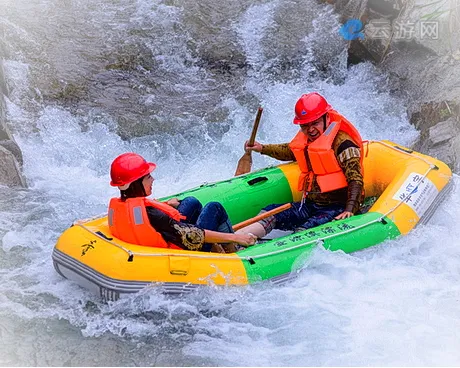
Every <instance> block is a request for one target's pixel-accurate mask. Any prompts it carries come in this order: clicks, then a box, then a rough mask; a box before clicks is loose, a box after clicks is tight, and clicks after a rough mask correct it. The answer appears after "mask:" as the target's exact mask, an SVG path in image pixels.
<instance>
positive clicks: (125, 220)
mask: <svg viewBox="0 0 460 368" xmlns="http://www.w3.org/2000/svg"><path fill="white" fill-rule="evenodd" d="M146 206H152V207H155V208H156V209H158V210H160V211H162V212H163V213H165V214H166V215H168V216H169V217H172V218H173V219H174V220H176V221H180V220H183V219H185V216H182V215H181V214H180V212H179V211H178V210H176V209H175V208H173V207H171V206H170V205H168V204H166V203H162V202H158V201H151V200H149V199H147V198H145V197H137V198H128V199H127V200H126V201H122V200H121V199H120V198H112V199H111V200H110V204H109V215H108V220H109V228H110V232H111V233H112V235H113V236H115V237H117V238H118V239H120V240H123V241H125V242H127V243H131V244H139V245H145V246H149V247H158V248H174V249H182V248H180V247H178V246H177V245H174V244H172V243H169V242H167V241H166V240H164V239H163V236H161V234H160V233H159V232H158V231H156V230H155V229H154V227H153V226H152V225H151V224H150V220H149V218H148V215H147V211H146V209H145V207H146Z"/></svg>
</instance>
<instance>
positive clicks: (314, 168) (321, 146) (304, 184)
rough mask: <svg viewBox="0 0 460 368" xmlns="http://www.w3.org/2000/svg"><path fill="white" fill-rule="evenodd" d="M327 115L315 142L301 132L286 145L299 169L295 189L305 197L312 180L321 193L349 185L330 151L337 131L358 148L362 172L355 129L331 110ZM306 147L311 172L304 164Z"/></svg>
mask: <svg viewBox="0 0 460 368" xmlns="http://www.w3.org/2000/svg"><path fill="white" fill-rule="evenodd" d="M328 114H329V118H330V124H329V127H328V128H327V129H326V130H325V131H324V133H323V134H322V135H321V136H320V137H319V138H318V139H316V140H315V141H314V142H312V143H309V142H308V137H307V136H306V135H305V134H304V133H302V132H301V131H300V132H298V133H297V135H296V136H295V137H294V139H293V140H292V141H291V143H289V148H290V149H291V150H292V152H293V153H294V156H295V158H296V160H297V163H298V165H299V168H300V170H301V174H300V177H299V182H298V190H299V191H305V192H306V193H307V194H308V192H309V191H310V190H311V187H312V185H313V180H314V178H315V177H316V181H317V183H318V185H319V187H320V190H321V193H324V192H330V191H333V190H337V189H341V188H345V187H346V186H347V185H348V183H347V179H346V177H345V174H344V173H343V171H342V168H341V167H340V165H339V163H338V161H337V157H336V156H335V152H334V150H333V149H332V143H333V142H334V139H335V137H336V136H337V133H338V132H339V131H342V132H345V133H347V134H348V135H349V136H350V137H351V139H352V140H353V142H354V143H356V144H357V145H358V147H359V150H360V151H361V172H363V171H362V170H363V156H364V155H363V142H362V139H361V135H360V134H359V132H358V130H357V129H356V128H355V127H354V126H353V124H351V123H350V122H349V121H348V120H347V119H346V118H345V117H344V116H342V115H340V114H339V113H338V112H337V111H335V110H330V111H329V112H328ZM306 148H307V153H308V158H309V161H310V164H311V170H310V168H309V166H308V163H307V158H306V152H305V149H306Z"/></svg>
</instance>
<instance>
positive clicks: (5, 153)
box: [0, 59, 26, 187]
mask: <svg viewBox="0 0 460 368" xmlns="http://www.w3.org/2000/svg"><path fill="white" fill-rule="evenodd" d="M6 93H7V88H6V84H5V80H4V78H3V66H2V60H1V59H0V163H1V164H0V184H3V185H8V186H21V187H25V186H26V181H25V179H24V177H23V176H22V173H21V170H20V167H21V166H22V153H21V150H20V148H19V146H18V145H17V143H16V142H15V141H14V139H13V137H12V135H11V133H10V131H9V130H8V127H7V126H6V124H5V120H6V111H5V101H4V95H5V94H6Z"/></svg>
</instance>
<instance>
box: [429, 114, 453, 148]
mask: <svg viewBox="0 0 460 368" xmlns="http://www.w3.org/2000/svg"><path fill="white" fill-rule="evenodd" d="M459 131H460V128H459V124H458V122H457V119H455V118H453V117H452V118H450V119H449V120H446V121H441V122H440V123H438V124H436V125H435V126H433V127H431V128H430V129H429V131H428V136H429V138H428V139H429V142H430V147H435V146H438V145H440V144H443V143H446V142H447V141H450V140H452V138H454V137H456V136H457V135H458V133H459Z"/></svg>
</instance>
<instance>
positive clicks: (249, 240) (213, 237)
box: [204, 230, 257, 247]
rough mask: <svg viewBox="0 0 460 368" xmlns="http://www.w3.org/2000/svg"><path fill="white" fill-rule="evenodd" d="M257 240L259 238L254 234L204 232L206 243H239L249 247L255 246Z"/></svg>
mask: <svg viewBox="0 0 460 368" xmlns="http://www.w3.org/2000/svg"><path fill="white" fill-rule="evenodd" d="M256 240H257V236H255V235H252V234H234V233H220V232H218V231H212V230H205V231H204V241H205V242H206V243H238V244H240V245H243V246H246V247H247V246H250V245H253V244H254V243H255V242H256Z"/></svg>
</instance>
